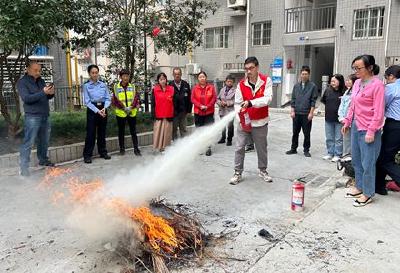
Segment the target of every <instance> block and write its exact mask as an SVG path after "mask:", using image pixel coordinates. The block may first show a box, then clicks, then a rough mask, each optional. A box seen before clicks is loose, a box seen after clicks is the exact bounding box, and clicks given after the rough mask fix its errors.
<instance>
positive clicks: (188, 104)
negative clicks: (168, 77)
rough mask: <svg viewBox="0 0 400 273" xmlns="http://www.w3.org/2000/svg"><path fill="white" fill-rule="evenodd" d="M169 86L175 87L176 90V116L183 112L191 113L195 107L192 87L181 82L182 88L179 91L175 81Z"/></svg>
mask: <svg viewBox="0 0 400 273" xmlns="http://www.w3.org/2000/svg"><path fill="white" fill-rule="evenodd" d="M169 85H171V86H173V87H174V90H175V93H174V111H175V116H177V115H178V114H180V113H182V112H185V113H191V112H192V107H193V105H192V101H191V90H190V85H189V84H188V83H187V82H186V81H184V80H181V86H180V88H179V89H178V87H176V85H175V83H174V81H171V82H170V83H169Z"/></svg>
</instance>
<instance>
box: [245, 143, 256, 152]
mask: <svg viewBox="0 0 400 273" xmlns="http://www.w3.org/2000/svg"><path fill="white" fill-rule="evenodd" d="M244 151H245V152H246V153H249V152H253V151H254V144H249V145H246V148H245V149H244Z"/></svg>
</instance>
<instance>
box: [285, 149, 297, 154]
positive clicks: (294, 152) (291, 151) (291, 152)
mask: <svg viewBox="0 0 400 273" xmlns="http://www.w3.org/2000/svg"><path fill="white" fill-rule="evenodd" d="M286 154H287V155H294V154H297V151H296V150H292V149H290V150H289V151H286Z"/></svg>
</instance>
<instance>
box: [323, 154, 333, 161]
mask: <svg viewBox="0 0 400 273" xmlns="http://www.w3.org/2000/svg"><path fill="white" fill-rule="evenodd" d="M332 158H333V157H332V155H326V156H323V157H322V159H323V160H331V159H332Z"/></svg>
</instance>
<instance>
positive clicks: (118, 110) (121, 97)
mask: <svg viewBox="0 0 400 273" xmlns="http://www.w3.org/2000/svg"><path fill="white" fill-rule="evenodd" d="M119 76H120V78H121V81H120V82H119V83H117V84H115V85H114V90H113V97H112V104H113V106H114V109H115V116H116V118H117V124H118V142H119V151H120V154H121V155H123V154H125V124H126V122H128V125H129V130H130V133H131V136H132V142H133V148H134V150H133V152H134V154H135V155H136V156H141V153H140V150H139V146H138V138H137V134H136V113H137V111H138V107H139V105H140V104H139V97H138V94H137V92H136V90H135V86H134V85H133V84H131V83H130V82H129V71H128V70H126V69H122V70H121V72H120V73H119Z"/></svg>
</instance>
